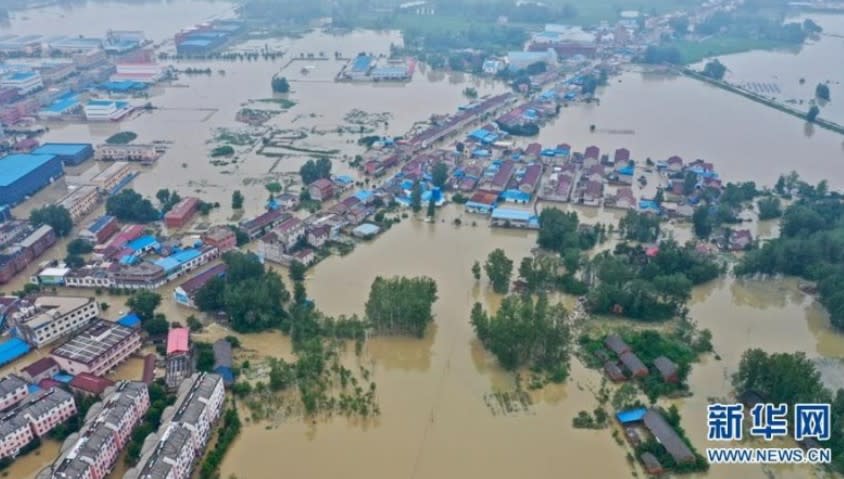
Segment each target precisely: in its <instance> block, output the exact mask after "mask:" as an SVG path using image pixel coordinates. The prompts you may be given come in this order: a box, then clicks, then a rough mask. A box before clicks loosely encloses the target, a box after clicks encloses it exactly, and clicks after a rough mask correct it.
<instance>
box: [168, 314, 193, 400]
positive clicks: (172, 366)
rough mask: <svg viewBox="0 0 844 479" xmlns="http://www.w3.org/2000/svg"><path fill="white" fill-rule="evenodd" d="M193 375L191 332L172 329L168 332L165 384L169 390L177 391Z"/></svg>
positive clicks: (182, 329) (183, 329)
mask: <svg viewBox="0 0 844 479" xmlns="http://www.w3.org/2000/svg"><path fill="white" fill-rule="evenodd" d="M192 373H193V357H192V356H191V351H190V330H188V329H187V328H172V329H170V331H168V332H167V358H166V367H165V376H164V382H165V383H166V384H167V388H169V389H176V388H178V387H179V385H180V384H182V381H183V380H185V379H186V378H187V377H188V376H190V375H191V374H192Z"/></svg>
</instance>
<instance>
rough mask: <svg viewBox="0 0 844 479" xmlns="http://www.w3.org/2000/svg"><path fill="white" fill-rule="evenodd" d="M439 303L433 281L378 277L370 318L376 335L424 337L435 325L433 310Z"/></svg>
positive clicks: (371, 295) (371, 297) (372, 290)
mask: <svg viewBox="0 0 844 479" xmlns="http://www.w3.org/2000/svg"><path fill="white" fill-rule="evenodd" d="M436 300H437V283H436V282H434V280H433V279H431V278H428V277H425V276H419V277H414V278H405V277H393V278H382V277H381V276H378V277H377V278H375V281H373V282H372V286H371V287H370V289H369V299H368V300H367V301H366V317H367V319H369V321H370V322H371V323H372V325H373V327H374V328H375V330H376V331H378V332H381V333H387V334H410V335H413V336H417V337H420V338H421V337H422V336H423V335H424V334H425V329H426V328H427V326H428V323H430V322H431V321H433V315H432V313H431V308H432V306H433V304H434V302H435V301H436Z"/></svg>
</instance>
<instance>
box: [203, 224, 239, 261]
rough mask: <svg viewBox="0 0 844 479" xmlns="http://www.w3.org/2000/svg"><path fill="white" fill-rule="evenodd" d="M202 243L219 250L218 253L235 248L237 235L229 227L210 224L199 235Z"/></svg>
mask: <svg viewBox="0 0 844 479" xmlns="http://www.w3.org/2000/svg"><path fill="white" fill-rule="evenodd" d="M200 239H201V240H202V243H203V244H205V245H208V246H213V247H215V248H217V249H218V250H220V254H222V253H225V252H226V251H229V250H232V249H235V248H237V235H236V234H235V233H234V231H232V229H231V228H229V227H227V226H222V225H215V226H212V227H211V228H210V229H209V230H208V231H206V232H205V233H202V236H200Z"/></svg>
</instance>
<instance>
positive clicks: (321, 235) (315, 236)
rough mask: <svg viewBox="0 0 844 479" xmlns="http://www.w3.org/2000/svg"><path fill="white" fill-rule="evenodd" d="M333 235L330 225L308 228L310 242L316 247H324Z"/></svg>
mask: <svg viewBox="0 0 844 479" xmlns="http://www.w3.org/2000/svg"><path fill="white" fill-rule="evenodd" d="M330 237H331V226H330V225H325V224H323V225H319V226H315V227H313V228H309V229H308V244H309V245H311V246H313V247H314V248H322V246H323V245H324V244H325V243H326V242H327V241H328V239H329V238H330Z"/></svg>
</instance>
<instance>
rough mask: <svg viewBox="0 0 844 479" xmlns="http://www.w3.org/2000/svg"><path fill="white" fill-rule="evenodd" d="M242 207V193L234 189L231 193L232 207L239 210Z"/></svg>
mask: <svg viewBox="0 0 844 479" xmlns="http://www.w3.org/2000/svg"><path fill="white" fill-rule="evenodd" d="M241 208H243V193H241V192H240V190H234V192H233V193H232V209H233V210H239V209H241Z"/></svg>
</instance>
